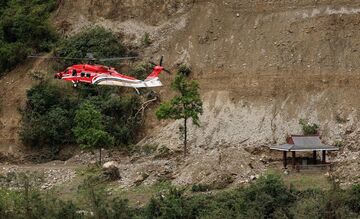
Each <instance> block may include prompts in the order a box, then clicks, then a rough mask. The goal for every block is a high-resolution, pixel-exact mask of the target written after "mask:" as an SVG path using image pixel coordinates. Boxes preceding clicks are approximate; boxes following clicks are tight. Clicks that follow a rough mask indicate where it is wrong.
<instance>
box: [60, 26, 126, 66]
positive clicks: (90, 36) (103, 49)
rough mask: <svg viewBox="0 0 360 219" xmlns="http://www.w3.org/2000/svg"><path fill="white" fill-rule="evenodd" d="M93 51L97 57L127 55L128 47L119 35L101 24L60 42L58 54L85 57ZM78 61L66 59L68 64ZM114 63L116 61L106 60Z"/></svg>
mask: <svg viewBox="0 0 360 219" xmlns="http://www.w3.org/2000/svg"><path fill="white" fill-rule="evenodd" d="M88 53H93V55H94V56H95V57H96V58H106V57H108V58H112V57H121V56H124V55H126V49H125V47H124V46H123V44H122V42H121V41H120V40H119V39H118V37H117V36H116V35H115V34H114V33H113V32H111V31H110V30H107V29H105V28H103V27H100V26H92V27H88V28H85V29H84V30H82V31H81V32H80V33H78V34H76V35H74V36H72V37H69V38H67V39H64V40H62V41H60V42H59V44H58V46H57V48H56V54H57V55H58V56H61V57H72V58H74V57H75V58H85V57H86V56H87V54H88ZM76 62H77V61H66V62H65V64H66V65H72V64H75V63H76ZM106 64H114V62H106Z"/></svg>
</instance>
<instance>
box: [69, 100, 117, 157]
mask: <svg viewBox="0 0 360 219" xmlns="http://www.w3.org/2000/svg"><path fill="white" fill-rule="evenodd" d="M73 132H74V135H75V137H76V141H77V142H78V143H79V144H80V146H81V147H82V148H83V149H89V150H94V149H98V150H99V162H100V164H101V149H102V148H104V147H111V146H113V145H114V138H113V137H112V136H111V135H110V134H109V133H108V132H106V131H105V128H104V125H103V117H102V114H101V113H100V112H99V111H98V110H97V109H96V108H95V107H94V106H93V105H92V104H91V103H90V102H85V103H83V104H82V105H81V106H80V108H79V110H77V111H76V114H75V128H73Z"/></svg>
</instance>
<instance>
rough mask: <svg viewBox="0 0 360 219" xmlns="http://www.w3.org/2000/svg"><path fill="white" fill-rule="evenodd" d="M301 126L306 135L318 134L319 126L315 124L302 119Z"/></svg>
mask: <svg viewBox="0 0 360 219" xmlns="http://www.w3.org/2000/svg"><path fill="white" fill-rule="evenodd" d="M299 124H300V125H301V126H302V130H303V132H304V135H316V134H318V130H319V126H318V125H317V124H315V123H309V122H307V121H306V120H304V119H300V121H299Z"/></svg>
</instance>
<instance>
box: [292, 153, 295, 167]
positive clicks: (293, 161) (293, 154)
mask: <svg viewBox="0 0 360 219" xmlns="http://www.w3.org/2000/svg"><path fill="white" fill-rule="evenodd" d="M295 164H296V153H295V151H293V152H292V166H293V168H294V169H295Z"/></svg>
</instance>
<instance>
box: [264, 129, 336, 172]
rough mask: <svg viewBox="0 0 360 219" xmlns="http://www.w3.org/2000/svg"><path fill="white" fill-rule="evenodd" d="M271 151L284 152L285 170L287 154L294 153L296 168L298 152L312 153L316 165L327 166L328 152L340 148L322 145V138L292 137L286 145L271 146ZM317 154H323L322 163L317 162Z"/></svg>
mask: <svg viewBox="0 0 360 219" xmlns="http://www.w3.org/2000/svg"><path fill="white" fill-rule="evenodd" d="M270 149H271V150H277V151H283V164H284V168H286V167H287V152H292V165H293V168H295V166H296V165H297V164H296V152H312V153H313V154H312V163H313V164H314V165H326V164H327V163H326V152H327V151H337V150H339V148H337V147H334V146H330V145H325V144H323V143H321V140H320V136H318V135H315V136H304V135H291V136H290V137H288V138H287V139H286V144H282V145H276V146H271V147H270ZM317 152H322V159H321V162H320V163H319V162H317Z"/></svg>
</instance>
